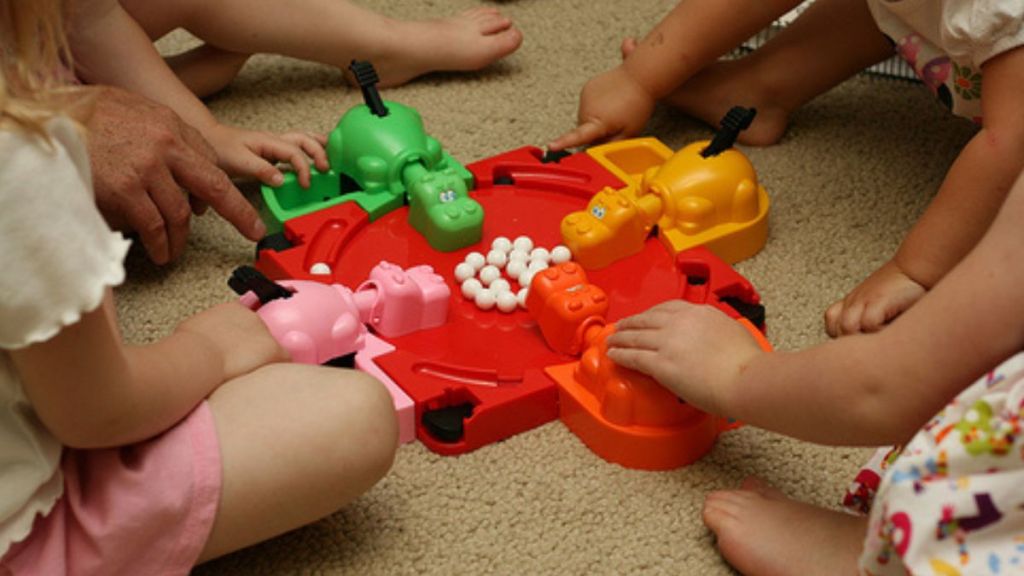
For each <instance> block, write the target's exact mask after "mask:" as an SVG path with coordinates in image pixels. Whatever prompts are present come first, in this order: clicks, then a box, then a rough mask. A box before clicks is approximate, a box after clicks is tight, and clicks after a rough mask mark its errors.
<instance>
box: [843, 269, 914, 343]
mask: <svg viewBox="0 0 1024 576" xmlns="http://www.w3.org/2000/svg"><path fill="white" fill-rule="evenodd" d="M926 291H927V290H926V289H925V287H924V286H922V285H921V284H918V283H917V282H916V281H914V279H913V278H911V277H910V276H908V275H907V274H906V273H905V272H904V271H903V270H902V269H900V267H899V265H898V264H897V263H896V261H895V260H890V261H888V262H886V263H885V264H884V265H882V267H881V268H879V269H878V270H875V272H874V273H873V274H871V276H868V277H867V278H866V279H864V281H863V282H861V283H860V284H859V285H858V286H857V287H856V288H854V289H853V292H850V293H849V294H847V295H846V297H845V298H843V299H842V300H839V301H837V302H834V303H833V304H832V305H831V306H829V307H828V309H827V310H825V331H826V332H828V335H829V336H831V337H833V338H837V337H839V336H844V335H848V334H857V333H861V332H878V331H879V330H881V329H882V328H884V327H885V326H886V325H887V324H889V322H891V321H893V320H894V319H895V318H896V317H897V316H899V315H900V314H902V313H903V312H904V311H905V310H907V309H908V308H910V307H911V306H913V305H914V303H915V302H917V301H918V300H920V299H921V297H922V296H924V294H925V292H926Z"/></svg>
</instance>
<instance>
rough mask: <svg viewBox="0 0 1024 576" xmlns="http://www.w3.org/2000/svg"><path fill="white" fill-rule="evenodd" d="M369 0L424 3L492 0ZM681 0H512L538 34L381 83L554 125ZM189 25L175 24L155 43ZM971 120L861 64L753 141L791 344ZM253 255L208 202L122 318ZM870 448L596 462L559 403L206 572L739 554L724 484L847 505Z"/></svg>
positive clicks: (464, 140) (150, 320)
mask: <svg viewBox="0 0 1024 576" xmlns="http://www.w3.org/2000/svg"><path fill="white" fill-rule="evenodd" d="M364 4H367V5H370V6H373V7H375V8H378V9H380V10H381V11H384V12H386V13H389V14H392V15H395V16H402V17H410V18H411V17H429V16H437V15H442V14H448V13H452V12H455V11H458V10H461V9H463V8H467V7H471V6H474V5H476V4H477V3H476V2H474V1H473V0H456V1H451V2H435V1H432V0H407V1H405V2H387V1H384V0H376V1H367V2H364ZM673 4H674V3H673V2H670V1H665V0H661V1H656V2H621V1H619V2H612V1H607V0H602V1H589V0H546V1H540V0H521V1H510V2H502V3H500V6H501V8H502V9H503V10H504V11H505V12H506V13H507V14H509V15H510V16H511V17H512V18H514V19H515V21H516V22H517V23H518V25H519V26H520V27H521V28H522V30H523V31H524V34H525V38H526V40H525V42H524V44H523V47H522V49H520V50H519V52H518V53H516V54H515V55H513V56H512V57H510V58H508V59H507V60H506V61H504V62H502V63H500V64H499V65H496V66H493V67H492V68H491V69H489V70H487V71H485V72H483V73H480V74H473V75H454V74H444V75H435V76H431V77H429V78H425V79H422V80H420V81H417V82H414V83H413V84H412V85H409V86H407V87H403V88H399V89H393V90H388V91H386V92H385V97H386V98H389V99H392V100H396V101H400V102H403V103H405V104H408V105H411V106H413V107H415V108H417V109H418V110H419V111H420V112H421V113H422V115H423V118H424V120H425V122H426V124H427V128H428V130H429V131H430V132H431V133H432V134H433V135H434V136H435V137H437V138H438V139H439V140H440V141H441V142H442V143H443V144H444V145H445V146H446V147H447V149H448V150H449V151H450V152H451V153H452V155H453V156H455V157H456V158H458V159H459V160H461V161H463V162H470V161H473V160H476V159H480V158H484V157H486V156H489V155H492V154H496V153H498V152H502V151H506V150H510V149H513V148H517V147H519V146H522V145H525V144H537V145H543V143H544V142H546V141H548V139H550V138H551V137H553V136H555V135H557V134H559V133H560V132H561V131H562V130H564V129H566V128H568V127H570V126H571V125H572V123H573V119H574V118H575V114H576V97H577V94H578V91H579V89H580V87H581V86H582V84H583V83H584V81H585V80H586V79H587V78H588V77H590V76H591V75H593V74H595V73H597V72H599V71H601V70H604V69H606V68H608V67H609V66H611V65H613V64H614V63H615V62H616V60H617V59H618V57H619V54H618V45H619V41H620V39H621V38H622V37H624V36H627V35H642V34H644V33H645V32H646V31H647V30H648V29H649V28H650V27H651V26H652V25H653V24H654V23H655V22H656V21H657V20H658V19H659V18H660V17H661V15H662V14H664V13H665V12H666V11H667V10H668V9H669V8H670V7H671V6H672V5H673ZM188 42H189V39H188V38H187V37H186V36H185V35H183V34H176V35H173V36H172V37H170V38H169V39H167V40H165V41H164V42H163V43H161V48H162V49H164V50H165V51H172V50H174V49H177V48H179V47H181V46H183V45H186V44H187V43H188ZM360 101H361V99H360V96H359V94H358V92H357V91H354V90H352V89H350V88H348V87H346V85H345V84H344V82H343V80H342V77H341V74H340V73H339V72H338V71H336V70H332V69H328V68H325V67H322V66H319V65H314V64H308V63H304V62H297V61H293V60H288V59H284V58H279V57H271V56H261V57H258V58H256V59H254V60H253V61H252V62H251V63H250V64H249V65H248V66H247V67H246V68H245V69H244V70H243V72H242V74H241V76H240V77H239V78H238V79H237V81H236V82H235V83H234V84H233V85H232V87H231V88H230V89H229V90H227V91H226V92H225V93H223V94H222V95H221V96H219V97H217V98H215V99H214V100H212V101H211V102H210V106H211V108H212V109H213V111H214V112H215V114H216V115H217V116H218V117H220V118H221V119H223V120H224V121H226V122H229V123H235V124H238V125H242V126H246V127H252V128H264V129H270V130H289V129H312V130H320V131H328V130H329V129H330V128H332V127H333V125H334V123H335V122H336V121H337V119H338V118H339V116H340V114H341V113H343V112H344V111H345V110H347V109H348V108H349V107H350V106H352V105H354V104H357V103H359V102H360ZM648 130H649V133H650V134H651V135H655V136H657V137H659V138H661V139H662V140H663V141H664V142H665V143H667V144H668V145H670V146H671V147H673V148H678V147H680V146H682V145H684V144H686V143H688V142H690V141H692V140H694V139H697V138H704V137H706V136H708V135H709V134H710V131H709V129H708V128H707V127H705V126H702V125H699V124H697V123H694V122H692V121H689V120H687V119H686V118H684V117H682V116H681V115H679V114H678V113H673V112H671V111H666V110H661V111H659V112H658V114H657V115H656V117H655V118H654V120H653V121H652V122H651V124H650V125H649V127H648ZM971 130H972V129H971V126H970V125H969V124H968V123H966V122H964V121H962V120H958V119H954V118H952V117H951V116H949V115H947V114H946V113H945V112H944V111H942V110H941V109H940V108H939V107H938V105H937V104H936V103H935V102H934V101H933V100H932V98H931V97H930V95H929V94H927V93H926V92H925V91H924V90H923V89H922V88H921V87H920V86H918V85H913V84H908V83H904V82H897V81H886V80H876V79H871V78H866V77H859V78H856V79H854V80H852V81H850V82H847V83H845V84H843V85H842V86H840V87H838V88H837V89H836V90H834V91H832V92H831V93H829V94H827V95H825V96H823V97H821V98H819V99H818V100H816V101H814V102H812V103H811V104H810V105H808V106H807V107H806V108H805V109H803V110H802V111H800V112H799V113H798V114H797V115H796V116H795V117H794V118H793V122H792V126H791V128H790V130H789V133H788V134H787V136H786V137H785V138H784V139H783V141H782V142H781V143H780V144H779V145H777V146H774V147H771V148H765V149H750V150H747V152H748V154H749V156H750V158H751V160H752V161H753V163H754V165H755V166H756V167H757V169H758V171H759V174H760V177H761V179H762V181H763V183H764V185H765V186H766V188H767V190H768V193H769V194H770V196H771V201H772V208H771V215H770V221H771V232H770V236H769V240H768V243H767V245H766V246H765V248H764V250H763V251H762V252H761V253H760V254H758V255H757V256H755V257H754V258H752V259H750V260H748V261H746V262H743V263H741V264H739V265H738V266H737V268H738V269H739V271H740V272H741V273H743V274H744V275H745V276H746V277H747V278H749V279H750V280H751V281H752V282H753V283H754V285H755V286H756V287H757V288H758V289H759V290H760V292H761V294H762V296H763V299H764V301H765V303H766V304H767V307H768V327H769V335H770V337H771V340H772V341H773V342H774V344H775V345H776V346H777V347H778V348H780V349H786V350H791V349H796V348H801V347H805V346H809V345H813V344H815V343H817V342H820V341H822V340H823V339H824V338H825V336H824V332H823V330H822V323H821V314H822V311H823V310H824V309H825V307H826V306H827V305H828V304H829V303H830V302H832V301H833V300H834V299H836V298H837V297H839V296H841V295H843V294H844V293H845V292H846V291H847V290H849V289H850V288H852V287H853V286H854V285H855V284H856V283H857V282H858V281H859V280H860V279H861V278H863V277H864V276H865V275H867V274H868V273H869V272H870V271H871V270H873V269H874V267H876V266H877V265H879V264H880V263H881V262H882V261H883V260H884V259H885V258H887V257H888V255H889V254H890V253H891V252H892V251H893V250H894V249H895V247H896V246H897V244H898V242H899V240H900V239H901V237H902V235H903V234H904V232H905V231H906V230H907V229H908V227H909V226H910V225H911V223H912V222H913V221H914V219H915V218H916V217H917V216H918V215H919V214H920V212H921V211H922V209H923V208H924V206H925V205H926V203H927V202H928V200H929V198H930V197H931V195H932V194H933V193H934V191H935V190H936V188H937V186H938V185H939V183H940V181H941V179H942V177H943V174H944V173H945V171H946V169H947V168H948V166H949V164H950V162H951V161H952V159H953V158H954V157H955V155H956V151H957V150H958V148H959V147H960V146H961V145H962V144H963V143H964V142H965V141H966V140H967V139H968V138H969V137H970V134H971ZM252 255H253V247H252V245H251V244H249V243H247V242H246V241H244V240H243V239H242V238H241V237H239V236H237V235H236V234H235V233H234V232H233V230H232V229H231V228H230V227H229V226H227V225H226V224H225V223H224V222H223V221H221V220H219V219H218V218H216V217H212V216H207V217H203V218H200V219H199V220H198V221H196V222H195V224H194V233H193V234H192V237H191V242H190V245H189V248H188V251H187V254H186V256H185V257H184V258H183V259H182V260H181V261H180V262H179V263H178V264H177V265H175V266H173V267H169V268H165V269H156V268H155V267H153V266H152V265H150V264H149V263H148V262H147V261H146V260H145V258H144V256H143V254H142V252H141V251H140V250H134V251H133V252H132V254H131V256H130V258H129V262H128V267H129V273H130V281H129V282H128V283H127V284H126V285H125V286H124V287H123V288H121V289H120V290H119V291H118V293H117V295H118V305H119V309H120V312H121V315H122V316H121V317H122V321H123V324H124V326H125V334H126V336H127V337H128V338H129V339H131V340H133V341H137V342H142V341H147V340H150V339H153V338H157V337H159V336H161V335H163V334H166V333H167V332H168V331H169V330H170V329H171V327H172V326H173V325H174V323H175V322H177V321H178V320H180V319H182V318H183V317H185V316H186V315H188V314H189V313H191V312H194V311H196V310H199V309H201V308H203V307H206V306H209V305H212V304H214V303H216V302H220V301H224V300H227V299H230V298H232V297H233V294H232V293H231V292H230V291H229V290H228V288H227V286H226V285H225V279H226V278H227V275H228V274H229V272H230V270H231V269H232V268H233V267H234V266H236V265H238V264H242V263H247V262H251V259H252ZM821 385H822V386H828V385H829V380H828V375H823V378H822V381H821ZM338 441H340V442H343V441H345V439H344V438H339V439H338ZM867 453H868V451H867V450H866V449H837V448H830V447H820V446H814V445H811V444H806V443H802V442H797V441H794V440H790V439H787V438H784V437H780V436H778V435H775V434H771V433H768V432H764V431H761V430H756V429H753V428H749V427H748V428H744V429H741V430H738V431H735V432H731V433H728V434H726V435H724V436H723V437H722V438H721V440H720V442H719V443H718V444H717V446H716V447H715V449H714V450H713V451H712V453H711V454H710V455H708V456H707V457H705V458H704V459H703V460H701V461H700V462H698V463H696V464H694V465H692V466H689V467H686V468H683V469H680V470H676V471H673V472H666V473H651V472H639V471H633V470H626V469H623V468H621V467H619V466H616V465H613V464H609V463H607V462H605V461H603V460H601V459H600V458H599V457H597V456H595V455H594V454H593V453H591V452H590V451H589V450H588V449H587V448H586V447H584V446H583V445H582V444H581V443H580V442H579V441H578V440H577V438H576V437H575V436H573V435H572V434H571V433H570V432H569V431H568V430H567V429H566V428H565V427H564V426H563V425H562V424H561V423H559V422H557V421H556V422H552V423H549V424H547V425H544V426H541V427H540V428H537V429H535V430H532V431H530V432H527V433H524V434H520V435H518V436H515V437H513V438H510V439H508V440H506V441H504V442H501V443H498V444H494V445H490V446H486V447H484V448H482V449H480V450H478V451H475V452H473V453H470V454H466V455H464V456H461V457H442V456H438V455H435V454H434V453H432V452H430V451H428V450H426V449H424V448H423V446H422V445H420V444H418V443H413V444H408V445H405V446H403V447H402V448H401V449H400V450H399V453H398V458H397V462H396V463H395V467H394V469H393V471H392V472H391V474H390V475H389V476H388V477H387V478H386V479H384V481H383V482H381V483H380V484H379V485H377V486H376V487H375V488H374V489H373V490H372V491H370V492H369V493H367V494H366V495H364V496H363V497H361V498H360V499H358V500H357V501H356V502H354V503H353V504H352V505H351V506H349V507H348V508H347V509H346V510H343V511H341V512H339V513H337V514H335V515H334V516H332V517H330V518H327V519H325V520H323V521H322V522H319V523H317V524H315V525H312V526H310V527H307V528H304V529H301V530H298V531H295V532H294V533H291V534H288V535H285V536H283V537H280V538H278V539H276V540H273V541H271V542H268V543H266V544H263V545H261V546H257V547H254V548H252V549H249V550H246V551H243V552H240V553H237V554H234V555H231V556H229V557H226V558H223V559H221V560H218V561H216V562H212V563H210V564H208V565H206V566H203V567H201V568H200V569H197V570H196V572H197V573H199V574H204V575H214V574H230V575H235V574H314V573H315V574H361V575H362V574H413V573H415V574H536V573H558V574H622V573H675V574H701V575H703V574H711V575H713V574H729V573H730V569H729V568H728V566H727V565H726V564H725V563H724V562H723V561H722V560H721V558H720V557H719V555H718V553H717V551H716V549H715V546H714V540H713V539H712V537H711V536H710V534H709V532H708V531H707V530H706V529H705V528H704V526H703V524H702V523H701V520H700V509H701V503H702V501H703V497H704V495H705V494H706V493H707V492H708V491H709V490H714V489H718V488H726V487H731V486H735V485H736V484H737V483H739V481H740V480H741V479H742V478H743V477H744V476H746V475H749V474H758V475H761V476H763V477H765V478H767V479H768V480H769V481H771V482H773V483H775V484H776V485H778V486H779V487H780V488H782V489H783V490H784V491H786V492H787V493H789V494H791V495H793V496H797V497H799V498H802V499H805V500H809V501H811V502H814V503H816V504H822V505H835V504H836V503H837V501H838V500H839V499H840V497H841V496H842V494H843V490H844V487H845V485H846V483H847V482H848V481H849V479H850V478H851V475H852V474H853V473H854V471H855V470H856V469H857V467H858V465H859V463H860V462H861V461H862V460H863V459H864V457H865V455H866V454H867Z"/></svg>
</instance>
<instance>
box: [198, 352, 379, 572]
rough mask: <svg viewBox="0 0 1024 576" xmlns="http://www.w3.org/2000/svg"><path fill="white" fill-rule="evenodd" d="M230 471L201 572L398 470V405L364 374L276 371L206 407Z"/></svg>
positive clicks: (296, 368) (250, 378)
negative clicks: (209, 563) (217, 559)
mask: <svg viewBox="0 0 1024 576" xmlns="http://www.w3.org/2000/svg"><path fill="white" fill-rule="evenodd" d="M209 403H210V408H211V410H212V411H213V415H214V421H215V422H216V425H217V436H218V438H219V441H220V447H221V458H222V462H223V471H224V472H223V473H224V476H223V489H222V491H221V503H220V507H219V509H218V511H217V518H216V520H215V521H214V525H213V530H212V532H211V534H210V537H209V539H208V541H207V543H206V547H205V549H204V550H203V553H202V555H201V556H200V562H204V561H206V560H210V559H212V558H215V557H217V556H221V555H223V554H227V553H229V552H231V551H234V550H238V549H240V548H244V547H246V546H249V545H251V544H254V543H257V542H260V541H262V540H266V539H268V538H272V537H274V536H277V535H279V534H282V533H284V532H287V531H289V530H292V529H294V528H298V527H300V526H302V525H305V524H308V523H310V522H313V521H315V520H318V519H320V518H323V517H324V516H327V515H328V514H331V513H332V512H335V511H336V510H338V509H339V508H341V507H342V506H344V505H345V504H347V503H348V502H350V501H352V500H353V499H355V498H356V497H357V496H359V495H360V494H362V493H363V492H366V491H367V490H368V489H369V488H370V487H371V486H373V485H374V484H375V483H376V482H377V481H378V480H379V479H380V478H381V477H382V476H384V474H385V473H386V472H387V471H388V469H389V468H390V467H391V463H392V460H393V458H394V454H395V450H396V448H397V446H398V425H397V420H396V417H395V410H394V405H393V404H392V400H391V396H390V394H388V392H387V390H386V389H385V388H384V386H382V385H381V384H380V383H379V382H377V381H376V380H374V379H373V378H371V377H369V376H368V375H366V374H365V373H363V372H357V371H353V370H341V369H338V368H323V367H319V366H308V365H301V364H273V365H269V366H265V367H263V368H261V369H259V370H257V371H256V372H253V373H251V374H248V375H246V376H244V377H242V378H238V379H237V380H234V381H232V382H228V383H227V384H225V385H224V386H222V387H221V388H220V389H218V390H217V392H216V393H214V394H213V395H212V396H211V397H210V400H209Z"/></svg>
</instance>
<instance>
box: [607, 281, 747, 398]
mask: <svg viewBox="0 0 1024 576" xmlns="http://www.w3.org/2000/svg"><path fill="white" fill-rule="evenodd" d="M760 353H761V349H760V348H759V347H758V344H757V342H756V341H755V340H754V339H753V337H751V335H750V334H749V333H748V332H747V329H746V328H744V327H743V325H742V324H740V323H739V322H737V321H735V320H733V319H732V318H729V317H728V316H726V315H725V314H724V313H723V312H722V311H720V310H718V309H716V308H714V307H712V306H707V305H698V304H691V303H689V302H686V301H683V300H671V301H669V302H664V303H662V304H659V305H657V306H654V307H653V308H651V309H649V310H647V311H646V312H642V313H640V314H637V315H636V316H631V317H629V318H624V319H622V320H620V321H619V322H618V323H617V324H616V331H615V333H614V334H612V335H611V336H610V337H609V338H608V357H609V358H611V360H612V361H613V362H615V363H616V364H618V365H619V366H622V367H625V368H629V369H631V370H636V371H638V372H642V373H644V374H647V375H648V376H650V377H652V378H654V379H655V380H657V381H658V382H659V383H660V384H661V385H663V386H665V387H666V388H668V389H670V390H672V391H673V392H675V394H676V395H677V396H679V397H680V398H682V399H684V400H686V401H687V402H689V403H690V404H693V405H694V406H696V407H697V408H700V409H701V410H704V411H707V412H710V413H712V414H719V415H723V414H729V413H730V412H731V410H730V407H729V406H728V405H727V404H728V402H727V400H726V399H727V398H729V397H730V394H729V391H730V390H729V387H731V386H733V385H734V384H735V382H736V380H737V379H738V377H739V375H740V373H741V372H742V371H743V369H744V367H745V366H746V365H747V364H748V363H749V362H750V360H751V359H753V358H754V357H755V356H757V355H758V354H760Z"/></svg>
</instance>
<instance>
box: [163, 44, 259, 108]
mask: <svg viewBox="0 0 1024 576" xmlns="http://www.w3.org/2000/svg"><path fill="white" fill-rule="evenodd" d="M248 59H249V54H240V53H238V52H229V51H227V50H222V49H220V48H216V47H214V46H211V45H209V44H201V45H199V46H196V47H195V48H193V49H191V50H188V51H186V52H182V53H181V54H176V55H174V56H169V57H168V58H166V61H167V65H168V66H169V67H170V68H171V70H174V73H175V74H177V75H178V78H179V79H180V80H181V82H182V83H183V84H184V85H185V86H188V89H189V90H191V91H192V92H193V93H194V94H195V95H196V96H199V97H200V98H203V97H205V96H210V95H211V94H216V93H217V92H220V91H221V90H223V89H224V88H225V87H227V85H228V84H230V83H231V81H232V80H234V78H235V76H237V75H238V71H239V70H241V69H242V66H244V65H245V62H246V61H247V60H248Z"/></svg>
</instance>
